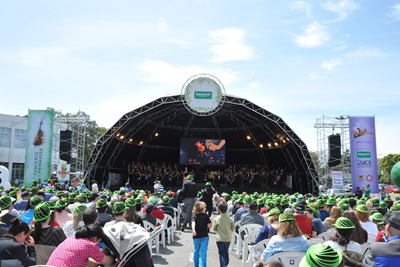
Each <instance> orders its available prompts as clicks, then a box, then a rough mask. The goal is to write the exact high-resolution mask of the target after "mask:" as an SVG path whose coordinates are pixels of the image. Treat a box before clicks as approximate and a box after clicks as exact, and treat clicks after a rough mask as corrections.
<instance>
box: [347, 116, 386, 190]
mask: <svg viewBox="0 0 400 267" xmlns="http://www.w3.org/2000/svg"><path fill="white" fill-rule="evenodd" d="M349 123H350V125H349V126H350V152H351V176H352V180H353V193H354V192H355V191H356V189H357V187H360V188H361V190H362V189H363V187H365V188H366V187H367V185H370V188H371V193H379V181H378V164H377V154H376V135H375V117H350V118H349Z"/></svg>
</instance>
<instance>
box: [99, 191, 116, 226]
mask: <svg viewBox="0 0 400 267" xmlns="http://www.w3.org/2000/svg"><path fill="white" fill-rule="evenodd" d="M107 207H108V203H107V200H105V199H104V198H101V199H99V201H97V203H96V209H97V218H98V222H99V223H100V225H101V226H104V225H105V224H106V223H108V222H109V221H111V220H112V216H111V214H108V213H106V210H107Z"/></svg>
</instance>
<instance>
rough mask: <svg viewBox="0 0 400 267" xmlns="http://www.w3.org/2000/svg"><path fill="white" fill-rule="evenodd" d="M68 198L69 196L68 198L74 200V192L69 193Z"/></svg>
mask: <svg viewBox="0 0 400 267" xmlns="http://www.w3.org/2000/svg"><path fill="white" fill-rule="evenodd" d="M68 198H69V199H70V200H75V198H76V193H71V194H69V196H68Z"/></svg>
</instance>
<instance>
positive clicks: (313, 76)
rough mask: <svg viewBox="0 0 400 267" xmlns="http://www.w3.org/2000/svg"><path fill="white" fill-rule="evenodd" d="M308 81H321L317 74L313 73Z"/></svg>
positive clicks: (309, 75)
mask: <svg viewBox="0 0 400 267" xmlns="http://www.w3.org/2000/svg"><path fill="white" fill-rule="evenodd" d="M308 79H309V80H317V79H319V76H318V75H317V74H316V73H315V72H311V73H310V74H308Z"/></svg>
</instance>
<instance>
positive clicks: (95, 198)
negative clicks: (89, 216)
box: [86, 192, 99, 208]
mask: <svg viewBox="0 0 400 267" xmlns="http://www.w3.org/2000/svg"><path fill="white" fill-rule="evenodd" d="M98 200H99V194H98V193H96V192H93V193H91V194H90V196H89V201H90V202H89V203H87V204H86V206H87V207H88V208H90V207H91V206H94V207H96V203H97V201H98Z"/></svg>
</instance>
